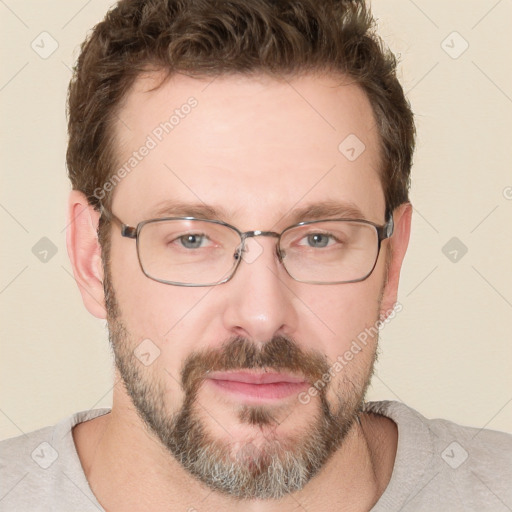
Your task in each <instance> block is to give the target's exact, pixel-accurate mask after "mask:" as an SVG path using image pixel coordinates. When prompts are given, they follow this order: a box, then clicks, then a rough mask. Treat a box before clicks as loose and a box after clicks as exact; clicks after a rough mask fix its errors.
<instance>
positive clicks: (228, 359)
mask: <svg viewBox="0 0 512 512" xmlns="http://www.w3.org/2000/svg"><path fill="white" fill-rule="evenodd" d="M260 368H261V369H272V370H274V371H281V372H284V371H286V372H289V373H293V374H299V375H301V376H303V377H304V378H305V379H306V380H307V381H309V382H310V383H313V382H316V381H317V380H319V379H321V378H322V376H323V375H324V374H325V373H327V372H328V370H329V364H328V361H327V358H326V356H324V355H322V354H321V353H320V352H318V351H314V350H303V349H301V348H300V347H299V345H298V344H297V343H296V342H295V341H294V340H293V339H292V338H290V337H287V336H281V335H279V336H274V337H273V338H272V339H271V340H270V341H269V342H267V343H265V344H263V345H261V344H260V343H258V344H257V343H255V342H253V341H251V340H250V339H248V338H245V337H243V336H235V337H233V338H230V339H229V340H227V341H226V342H224V343H223V344H222V346H221V347H220V348H209V349H206V350H203V351H200V352H197V351H196V352H193V353H191V354H189V356H188V357H187V359H186V360H185V362H184V365H183V369H182V371H181V385H182V387H183V390H184V391H185V393H186V394H188V395H189V396H194V395H195V394H196V392H197V390H198V388H199V386H200V385H201V383H202V382H203V380H204V379H205V378H206V377H207V375H208V373H209V372H211V371H229V370H254V369H260Z"/></svg>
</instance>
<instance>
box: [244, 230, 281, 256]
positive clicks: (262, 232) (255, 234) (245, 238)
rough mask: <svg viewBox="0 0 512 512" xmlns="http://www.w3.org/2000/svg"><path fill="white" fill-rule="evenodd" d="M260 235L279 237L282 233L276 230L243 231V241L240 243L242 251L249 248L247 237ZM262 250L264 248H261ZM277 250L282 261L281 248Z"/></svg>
mask: <svg viewBox="0 0 512 512" xmlns="http://www.w3.org/2000/svg"><path fill="white" fill-rule="evenodd" d="M259 236H268V237H272V238H277V239H279V238H280V236H281V235H280V234H279V233H276V232H275V231H260V230H255V231H246V232H245V233H241V238H242V243H241V244H240V252H246V251H247V248H246V245H245V244H246V241H247V239H249V238H256V237H259ZM258 245H259V244H258ZM260 248H261V246H260ZM261 250H262V248H261ZM276 250H277V256H278V257H279V260H280V261H281V254H280V252H279V248H276Z"/></svg>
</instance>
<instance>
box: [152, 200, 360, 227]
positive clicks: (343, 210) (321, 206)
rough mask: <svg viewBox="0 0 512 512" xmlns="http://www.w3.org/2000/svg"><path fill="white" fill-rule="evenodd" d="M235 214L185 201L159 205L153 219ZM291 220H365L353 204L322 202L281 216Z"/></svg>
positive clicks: (220, 216)
mask: <svg viewBox="0 0 512 512" xmlns="http://www.w3.org/2000/svg"><path fill="white" fill-rule="evenodd" d="M239 211H240V210H237V211H235V212H231V213H230V212H228V211H227V210H226V209H225V208H224V207H222V206H212V205H207V204H205V203H187V202H183V201H165V202H163V203H160V204H158V205H157V206H156V207H155V209H153V210H151V215H152V217H153V218H160V217H197V218H200V219H207V220H222V221H227V219H232V218H234V217H235V215H236V213H238V212H239ZM285 218H287V219H289V223H290V224H297V223H299V222H303V221H307V220H321V219H329V218H343V219H363V220H364V219H365V216H364V214H363V213H362V212H361V210H360V208H358V206H357V205H355V204H354V203H352V202H338V201H332V200H328V201H321V202H318V203H311V204H306V205H305V206H302V207H300V208H292V209H290V210H289V211H288V212H285V213H283V214H282V215H281V217H280V219H279V221H278V222H277V223H276V224H278V223H280V222H281V221H282V220H283V219H285Z"/></svg>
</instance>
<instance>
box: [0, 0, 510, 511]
mask: <svg viewBox="0 0 512 512" xmlns="http://www.w3.org/2000/svg"><path fill="white" fill-rule="evenodd" d="M69 92H70V94H69V135H70V140H69V147H68V154H67V161H68V168H69V174H70V178H71V181H72V185H73V191H72V192H71V194H70V200H69V215H70V220H71V223H70V226H69V231H68V239H67V241H68V250H69V255H70V259H71V263H72V266H73V270H74V275H75V278H76V281H77V283H78V285H79V287H80V291H81V293H82V297H83V301H84V304H85V306H86V308H87V309H88V311H89V312H90V313H91V314H93V315H95V316H97V317H99V318H106V319H107V321H108V326H109V334H110V341H111V344H112V348H113V351H114V355H115V362H116V377H117V381H116V382H118V384H117V385H116V386H115V387H114V397H113V406H112V409H111V410H108V409H102V410H92V411H86V412H82V413H77V414H76V415H74V416H72V417H71V418H68V419H66V420H63V421H62V422H61V423H59V424H58V425H56V426H54V427H47V428H45V429H42V430H39V431H37V432H33V433H31V434H29V435H27V436H24V437H20V438H15V439H12V440H8V441H5V442H4V443H2V473H3V476H2V486H3V487H2V489H4V488H5V491H3V492H2V496H4V499H3V500H2V501H1V502H0V504H1V506H2V507H3V508H2V509H3V510H63V511H64V510H66V511H70V510H80V511H84V510H108V511H117V510H122V511H126V510H137V511H141V510H151V511H160V510H162V511H163V510H173V511H174V510H184V511H185V510H188V511H193V510H197V511H203V510H204V511H219V510H222V511H232V510H254V511H273V510H279V511H288V510H296V509H303V510H308V511H316V510H324V509H326V508H329V509H332V510H340V511H343V510H350V511H363V510H364V511H368V510H373V511H384V510H404V511H406V510H411V511H412V510H414V511H417V510H424V511H426V510H429V511H430V510H462V509H464V510H465V509H469V510H507V508H508V509H510V507H512V491H511V488H512V486H511V482H512V469H511V462H512V438H511V436H509V435H507V434H503V433H499V432H494V431H487V430H478V429H472V428H468V427H461V426H458V425H456V424H453V423H450V422H448V421H444V420H428V419H426V418H424V417H423V416H422V415H420V414H419V413H417V412H416V411H414V410H412V409H410V408H408V407H407V406H406V405H404V404H400V403H398V402H373V403H365V402H364V397H365V392H366V389H367V387H368V384H369V382H370V378H371V375H372V371H373V365H374V362H375V357H376V349H377V341H378V328H379V326H381V325H382V324H383V323H384V322H385V321H386V320H387V319H388V318H390V317H392V316H393V315H394V314H395V310H394V308H395V305H396V300H397V288H398V282H399V274H400V268H401V264H402V260H403V258H404V255H405V252H406V249H407V245H408V240H409V232H410V220H411V205H410V203H409V200H408V187H409V174H410V167H411V162H412V152H413V147H414V123H413V117H412V113H411V111H410V108H409V105H408V103H407V101H406V100H405V98H404V95H403V91H402V89H401V87H400V85H399V83H398V81H397V79H396V75H395V60H394V58H393V56H392V55H391V54H389V53H387V52H386V51H384V50H382V47H381V45H380V41H379V39H378V37H377V36H376V35H375V34H374V33H373V32H372V19H371V17H370V14H369V12H367V10H366V8H365V6H364V4H363V3H362V2H356V1H354V2H349V1H339V0H338V1H334V0H329V1H325V2H322V3H319V2H314V1H313V0H299V1H286V0H282V1H280V2H272V1H271V0H253V1H251V2H244V1H243V0H236V1H235V0H233V1H230V2H208V1H206V0H205V1H202V2H199V1H192V0H188V1H185V0H183V1H177V0H169V1H167V2H165V1H163V0H136V1H134V0H123V1H121V2H119V4H118V5H117V6H116V7H115V8H114V9H113V10H112V11H110V12H109V13H108V15H107V16H106V18H105V20H104V21H103V22H102V23H100V24H99V25H97V26H96V27H95V29H94V31H93V33H92V34H91V36H90V37H89V39H88V40H87V42H86V43H85V44H84V46H83V47H82V53H81V55H80V57H79V60H78V64H77V67H76V69H75V75H74V78H73V80H72V82H71V84H70V91H69ZM396 307H399V306H396ZM38 459H39V463H38V464H35V463H34V461H36V462H37V460H38ZM6 493H8V494H6Z"/></svg>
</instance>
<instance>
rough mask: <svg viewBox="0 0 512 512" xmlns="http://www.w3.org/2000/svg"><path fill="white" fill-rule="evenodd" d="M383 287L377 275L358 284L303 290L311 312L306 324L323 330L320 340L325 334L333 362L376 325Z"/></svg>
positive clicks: (305, 314) (307, 316) (304, 318)
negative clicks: (336, 356)
mask: <svg viewBox="0 0 512 512" xmlns="http://www.w3.org/2000/svg"><path fill="white" fill-rule="evenodd" d="M381 286H382V277H381V276H379V275H378V274H375V276H374V275H372V276H370V278H368V279H366V280H365V281H361V282H359V283H350V284H341V285H326V286H325V287H322V288H321V289H320V290H317V289H309V290H308V289H305V290H304V292H305V293H304V294H303V295H302V296H301V298H302V301H303V302H304V304H305V305H306V306H308V307H309V309H310V310H311V312H305V313H304V315H303V322H306V323H308V324H310V325H312V324H313V323H315V324H316V325H317V326H319V328H321V331H320V330H318V331H317V337H318V333H319V332H322V333H323V335H322V338H323V340H324V341H323V342H322V344H323V345H324V347H325V349H326V351H327V353H328V354H329V356H330V358H332V357H333V354H334V353H336V355H338V354H339V353H342V352H344V351H345V350H346V347H347V346H349V345H350V343H351V341H352V340H353V339H355V338H356V337H357V336H358V334H359V333H361V332H362V331H364V329H365V328H367V327H369V326H371V325H374V323H375V322H376V321H377V319H378V315H379V296H380V290H381ZM319 292H320V293H319ZM308 318H309V320H308Z"/></svg>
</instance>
